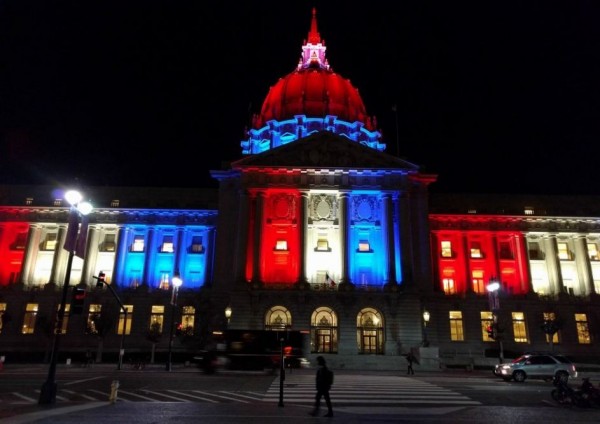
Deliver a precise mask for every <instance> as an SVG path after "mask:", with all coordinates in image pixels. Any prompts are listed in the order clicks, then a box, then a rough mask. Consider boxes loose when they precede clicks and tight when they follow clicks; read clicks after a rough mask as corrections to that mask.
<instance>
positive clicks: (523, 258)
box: [432, 230, 530, 294]
mask: <svg viewBox="0 0 600 424" xmlns="http://www.w3.org/2000/svg"><path fill="white" fill-rule="evenodd" d="M523 240H524V239H523V235H522V234H521V233H520V232H516V231H502V232H496V231H488V230H482V231H462V230H441V231H434V232H433V233H432V254H433V258H434V264H433V265H434V271H435V276H436V280H437V281H436V282H437V284H438V286H439V288H440V291H444V279H449V278H451V279H453V280H454V286H455V290H456V293H465V292H467V291H469V290H473V279H474V275H477V274H478V273H479V275H481V276H482V277H481V278H482V279H483V281H484V284H485V285H487V283H489V281H490V280H491V279H492V278H498V279H499V280H500V282H501V284H502V287H503V290H505V291H507V292H508V293H511V294H524V293H527V292H528V291H529V287H530V281H529V273H528V272H527V269H528V268H527V255H526V252H525V243H524V241H523ZM442 241H449V242H450V243H451V245H452V256H451V257H443V256H442V252H441V242H442ZM472 249H480V252H481V257H479V258H478V257H472V256H473V255H472Z"/></svg>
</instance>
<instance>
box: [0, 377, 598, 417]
mask: <svg viewBox="0 0 600 424" xmlns="http://www.w3.org/2000/svg"><path fill="white" fill-rule="evenodd" d="M46 372H47V368H45V367H44V366H42V365H40V366H29V367H15V368H11V367H7V368H5V370H4V371H3V372H2V374H0V422H2V423H10V424H20V423H77V424H81V423H85V424H95V423H109V422H110V423H127V424H142V423H143V424H146V423H161V424H164V423H171V422H173V423H175V422H176V423H192V422H194V423H198V422H202V423H206V424H212V423H224V422H226V423H244V424H248V423H263V424H267V423H271V422H273V423H274V422H276V421H277V422H278V423H279V424H280V423H281V420H285V423H286V424H291V423H299V422H315V421H325V420H336V421H338V422H341V421H342V420H343V421H344V424H351V423H371V422H373V423H388V422H389V423H391V422H394V423H398V422H403V423H417V422H418V423H423V422H425V423H427V422H436V423H480V422H481V423H487V424H489V423H496V422H497V423H502V424H506V423H511V424H512V423H525V422H527V423H528V424H530V423H531V422H532V421H533V422H539V421H543V422H545V423H565V422H569V423H587V422H596V423H597V422H600V408H598V409H581V408H565V407H562V406H559V405H557V404H555V403H554V402H553V401H552V400H551V398H550V395H549V393H550V390H551V389H552V386H551V384H549V383H546V382H543V381H533V380H531V381H526V382H525V383H514V382H513V383H507V382H504V381H502V380H501V379H498V378H497V377H494V376H493V375H492V373H491V371H474V372H466V371H463V370H450V371H445V372H441V371H433V372H419V371H418V370H417V372H416V375H414V376H406V375H405V374H404V373H403V372H402V371H388V372H385V371H377V372H374V371H369V372H366V371H343V370H336V380H335V381H336V382H335V387H334V388H333V389H332V400H333V402H334V410H335V416H334V417H333V418H322V417H316V418H313V417H310V416H309V415H308V413H309V412H310V411H311V410H312V407H313V397H314V370H313V369H303V370H293V371H292V372H289V371H288V372H287V373H286V374H285V379H284V380H283V386H280V379H279V376H278V375H267V374H264V373H219V374H216V375H206V374H203V373H202V372H201V371H199V370H198V369H197V368H183V367H175V368H174V369H173V371H172V372H166V371H165V370H164V366H161V365H157V366H154V367H149V368H148V369H146V370H144V371H136V370H130V369H127V370H123V371H117V370H115V369H114V366H111V365H102V366H95V367H93V368H90V369H82V368H79V367H75V366H73V367H69V368H67V367H61V368H59V369H58V371H57V382H58V386H59V392H58V396H57V402H56V404H55V405H50V406H47V405H38V404H37V398H38V396H39V389H40V387H41V384H42V383H43V382H44V380H45V378H46ZM591 377H592V379H593V381H594V382H595V384H596V385H597V384H598V383H600V380H599V378H600V376H598V375H594V376H591ZM114 381H118V382H119V387H118V390H117V397H116V400H115V401H114V402H111V401H109V400H108V399H109V395H110V388H111V384H112V383H113V382H114ZM572 384H573V385H577V384H578V382H577V381H573V382H572ZM282 388H283V389H282ZM281 400H282V404H280V401H281ZM322 412H323V413H324V412H325V411H322Z"/></svg>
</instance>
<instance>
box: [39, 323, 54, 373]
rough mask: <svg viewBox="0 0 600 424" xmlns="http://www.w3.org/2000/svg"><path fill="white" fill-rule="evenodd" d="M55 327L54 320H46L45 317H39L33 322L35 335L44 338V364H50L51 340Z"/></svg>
mask: <svg viewBox="0 0 600 424" xmlns="http://www.w3.org/2000/svg"><path fill="white" fill-rule="evenodd" d="M55 325H56V322H55V320H52V319H50V318H48V316H47V315H40V316H38V317H37V319H36V320H35V332H36V334H43V335H44V337H45V338H46V341H47V343H46V351H45V352H44V363H48V362H50V356H51V354H52V340H53V336H54V327H55Z"/></svg>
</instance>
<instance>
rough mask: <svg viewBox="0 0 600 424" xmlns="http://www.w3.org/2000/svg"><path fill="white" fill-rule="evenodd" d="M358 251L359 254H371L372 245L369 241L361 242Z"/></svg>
mask: <svg viewBox="0 0 600 424" xmlns="http://www.w3.org/2000/svg"><path fill="white" fill-rule="evenodd" d="M358 251H359V252H370V251H371V244H370V243H369V240H361V241H359V242H358Z"/></svg>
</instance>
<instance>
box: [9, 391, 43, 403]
mask: <svg viewBox="0 0 600 424" xmlns="http://www.w3.org/2000/svg"><path fill="white" fill-rule="evenodd" d="M12 394H13V395H15V396H16V397H19V398H21V399H24V400H28V401H31V402H37V399H34V398H31V397H29V396H25V395H22V394H21V393H19V392H12Z"/></svg>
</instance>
